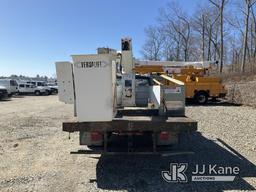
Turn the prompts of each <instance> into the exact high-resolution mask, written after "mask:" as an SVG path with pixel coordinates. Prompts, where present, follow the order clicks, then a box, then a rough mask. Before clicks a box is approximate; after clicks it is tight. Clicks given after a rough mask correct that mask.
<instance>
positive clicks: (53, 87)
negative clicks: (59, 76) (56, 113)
mask: <svg viewBox="0 0 256 192" xmlns="http://www.w3.org/2000/svg"><path fill="white" fill-rule="evenodd" d="M47 86H48V87H50V89H51V92H52V93H55V94H57V93H58V85H57V83H47Z"/></svg>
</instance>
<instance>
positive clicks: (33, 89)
mask: <svg viewBox="0 0 256 192" xmlns="http://www.w3.org/2000/svg"><path fill="white" fill-rule="evenodd" d="M18 92H19V94H35V95H48V92H47V90H46V89H45V88H44V87H37V86H35V85H33V84H29V83H20V84H19V85H18Z"/></svg>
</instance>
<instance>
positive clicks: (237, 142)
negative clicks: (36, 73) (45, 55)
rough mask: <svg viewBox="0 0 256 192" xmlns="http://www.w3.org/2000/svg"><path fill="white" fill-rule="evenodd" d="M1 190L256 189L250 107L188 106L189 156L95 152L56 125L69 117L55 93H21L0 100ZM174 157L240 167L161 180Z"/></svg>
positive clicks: (255, 131) (255, 124)
mask: <svg viewBox="0 0 256 192" xmlns="http://www.w3.org/2000/svg"><path fill="white" fill-rule="evenodd" d="M0 109H1V110H0V136H1V137H0V191H105V190H106V191H119V190H120V191H228V190H233V191H241V190H246V191H252V190H255V188H256V168H255V164H256V142H255V141H256V139H255V138H256V109H254V108H251V107H244V106H232V105H228V104H225V103H219V104H217V105H208V106H193V105H191V106H188V107H187V108H186V114H187V116H189V117H191V118H192V119H195V120H197V121H198V126H199V127H198V129H199V130H198V131H199V132H198V133H195V134H193V135H192V136H191V137H190V144H189V145H186V147H189V149H190V150H192V151H194V152H195V154H194V155H181V156H171V157H158V156H99V155H84V154H70V152H71V151H77V150H78V149H81V148H82V147H80V146H79V145H78V135H77V134H72V135H71V139H70V140H69V139H68V134H67V133H64V132H62V131H61V123H62V122H63V121H69V120H72V119H73V109H72V106H70V105H64V104H62V103H60V102H58V99H57V96H39V97H35V96H24V97H21V98H12V100H11V101H1V102H0ZM171 162H172V163H173V162H178V163H181V162H183V163H188V164H189V168H188V171H187V172H186V173H187V174H188V175H187V176H188V177H189V176H190V174H189V172H191V168H192V167H193V165H195V164H199V165H202V164H203V163H204V164H217V165H218V166H225V165H226V166H238V167H239V168H240V173H239V175H238V176H237V177H236V179H235V181H234V182H191V181H189V182H188V183H185V184H174V183H167V182H165V181H164V180H163V179H162V177H161V171H163V170H169V164H170V163H171Z"/></svg>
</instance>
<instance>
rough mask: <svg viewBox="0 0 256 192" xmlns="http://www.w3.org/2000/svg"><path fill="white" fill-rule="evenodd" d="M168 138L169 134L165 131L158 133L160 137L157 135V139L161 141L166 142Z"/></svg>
mask: <svg viewBox="0 0 256 192" xmlns="http://www.w3.org/2000/svg"><path fill="white" fill-rule="evenodd" d="M169 137H170V133H169V132H167V131H162V132H161V133H160V135H159V138H160V139H161V140H168V139H169Z"/></svg>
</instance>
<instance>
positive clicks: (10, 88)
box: [0, 79, 18, 95]
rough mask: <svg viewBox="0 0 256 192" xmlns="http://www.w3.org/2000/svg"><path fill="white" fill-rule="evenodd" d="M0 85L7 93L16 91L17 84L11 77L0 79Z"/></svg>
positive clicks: (10, 93) (11, 93)
mask: <svg viewBox="0 0 256 192" xmlns="http://www.w3.org/2000/svg"><path fill="white" fill-rule="evenodd" d="M0 85H1V86H4V87H5V88H6V89H7V92H8V95H13V94H15V93H17V91H18V84H17V82H16V80H13V79H0Z"/></svg>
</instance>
